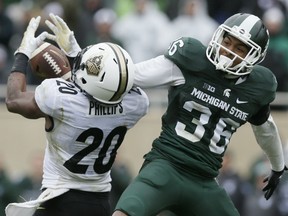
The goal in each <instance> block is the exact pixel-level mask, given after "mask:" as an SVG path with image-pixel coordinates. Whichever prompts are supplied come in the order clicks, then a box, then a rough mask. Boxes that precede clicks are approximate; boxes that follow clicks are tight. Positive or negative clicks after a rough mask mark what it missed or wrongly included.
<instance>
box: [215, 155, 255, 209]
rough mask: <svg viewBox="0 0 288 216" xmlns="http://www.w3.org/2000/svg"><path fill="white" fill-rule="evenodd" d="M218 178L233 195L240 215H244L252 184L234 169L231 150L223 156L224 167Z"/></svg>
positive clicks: (231, 195)
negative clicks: (244, 207)
mask: <svg viewBox="0 0 288 216" xmlns="http://www.w3.org/2000/svg"><path fill="white" fill-rule="evenodd" d="M217 180H218V182H219V184H220V185H221V186H222V187H223V188H224V189H225V190H226V192H227V193H228V195H229V196H230V197H231V199H232V201H233V203H234V205H235V207H236V208H237V209H238V211H239V213H240V215H244V214H242V213H243V205H244V201H245V199H246V197H247V195H248V194H249V193H250V191H251V186H250V184H249V183H248V182H246V181H245V180H244V178H242V177H241V176H240V175H239V174H238V173H237V172H236V171H235V170H234V168H233V154H232V152H230V151H226V153H225V155H224V157H223V162H222V168H221V169H220V173H219V176H218V177H217Z"/></svg>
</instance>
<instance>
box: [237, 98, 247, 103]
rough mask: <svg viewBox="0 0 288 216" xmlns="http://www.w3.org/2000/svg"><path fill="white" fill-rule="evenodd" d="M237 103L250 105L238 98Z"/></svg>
mask: <svg viewBox="0 0 288 216" xmlns="http://www.w3.org/2000/svg"><path fill="white" fill-rule="evenodd" d="M236 103H237V104H245V103H248V101H241V100H239V98H237V100H236Z"/></svg>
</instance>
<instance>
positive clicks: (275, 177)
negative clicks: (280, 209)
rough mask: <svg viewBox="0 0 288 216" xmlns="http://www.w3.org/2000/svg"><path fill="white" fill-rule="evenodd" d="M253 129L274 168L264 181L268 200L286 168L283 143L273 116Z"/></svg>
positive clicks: (253, 126)
mask: <svg viewBox="0 0 288 216" xmlns="http://www.w3.org/2000/svg"><path fill="white" fill-rule="evenodd" d="M252 129H253V132H254V135H255V137H256V140H257V143H258V144H259V145H260V147H261V148H262V150H263V151H264V152H265V154H266V155H267V157H268V159H269V160H270V163H271V166H272V171H271V174H270V175H269V176H268V177H266V178H265V179H264V182H266V185H265V186H264V188H263V191H264V196H265V198H266V199H267V200H268V199H269V198H270V197H271V196H272V194H273V193H274V191H275V189H276V188H277V186H278V184H279V182H280V179H281V177H282V174H283V172H284V168H285V164H284V155H283V149H282V143H281V139H280V135H279V132H278V129H277V126H276V124H275V122H274V120H273V118H272V116H271V115H270V116H269V118H268V119H267V121H266V122H265V123H263V124H261V125H258V126H256V125H252Z"/></svg>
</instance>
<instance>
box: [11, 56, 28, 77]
mask: <svg viewBox="0 0 288 216" xmlns="http://www.w3.org/2000/svg"><path fill="white" fill-rule="evenodd" d="M27 64H28V57H27V56H26V55H24V54H23V53H17V54H16V55H15V60H14V63H13V66H12V69H11V73H13V72H20V73H23V74H25V75H26V68H27Z"/></svg>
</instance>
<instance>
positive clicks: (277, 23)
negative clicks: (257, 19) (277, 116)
mask: <svg viewBox="0 0 288 216" xmlns="http://www.w3.org/2000/svg"><path fill="white" fill-rule="evenodd" d="M262 20H263V22H264V24H265V25H266V27H267V29H268V30H269V33H270V42H269V47H268V51H267V56H266V58H265V59H264V61H263V62H262V65H264V66H266V67H268V68H270V69H271V70H272V72H273V73H274V74H275V76H276V78H277V81H278V89H277V91H288V36H287V33H286V29H285V25H286V19H285V15H284V13H283V12H282V11H281V10H280V9H279V8H276V7H274V8H270V9H269V10H267V11H265V13H264V14H263V18H262Z"/></svg>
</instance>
